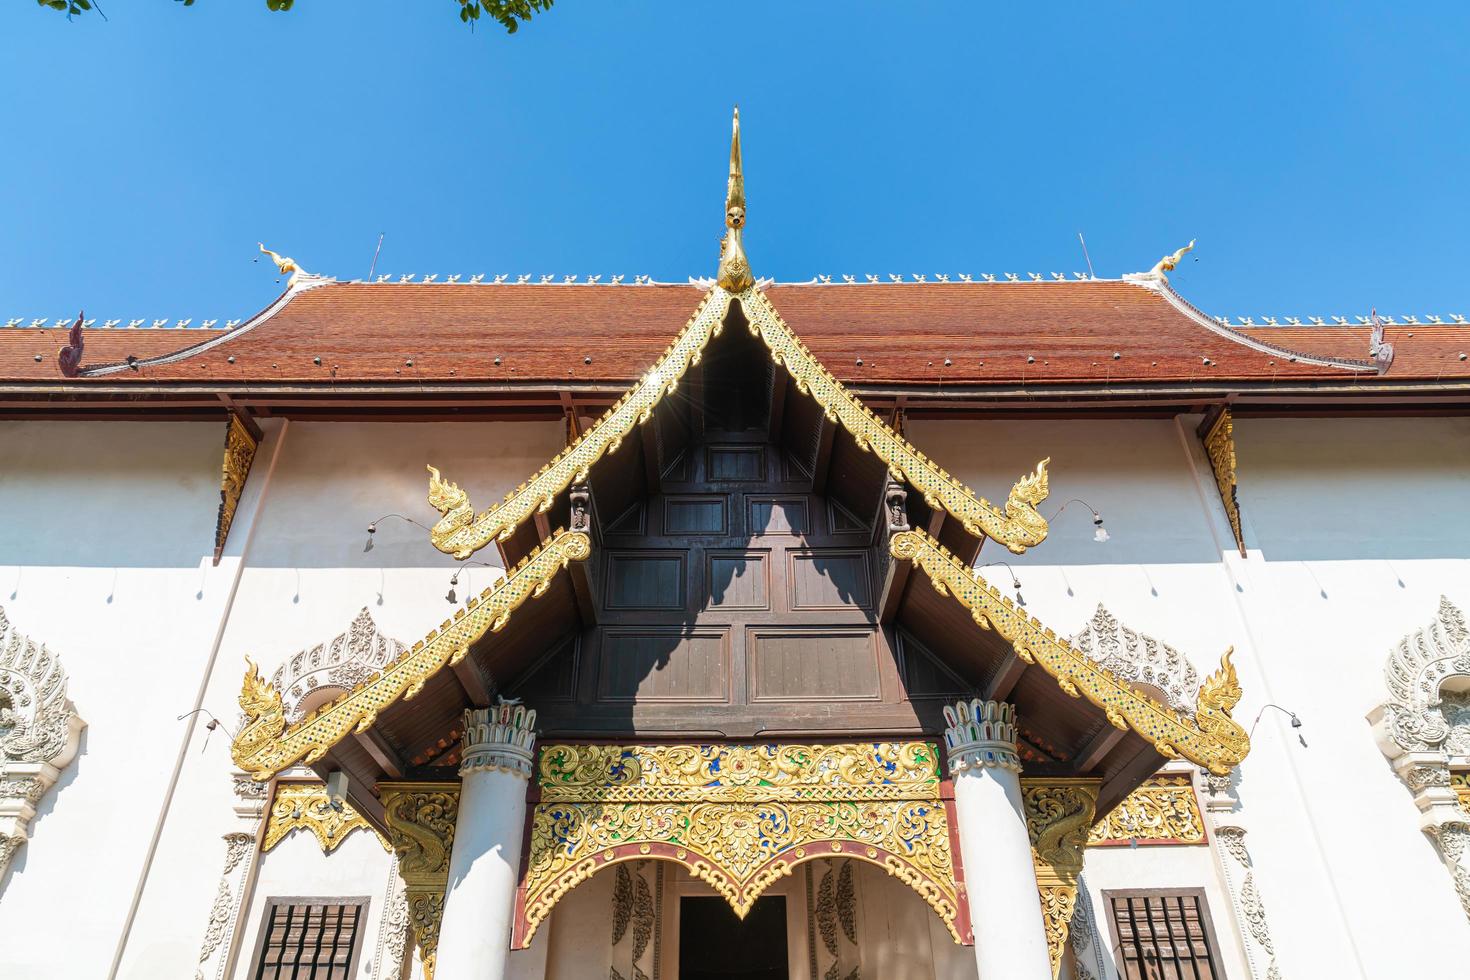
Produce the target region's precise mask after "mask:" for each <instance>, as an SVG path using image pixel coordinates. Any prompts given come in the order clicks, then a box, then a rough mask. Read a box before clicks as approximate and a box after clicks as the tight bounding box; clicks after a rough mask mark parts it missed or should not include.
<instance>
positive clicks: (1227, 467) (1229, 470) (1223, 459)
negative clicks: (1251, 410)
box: [1199, 408, 1245, 558]
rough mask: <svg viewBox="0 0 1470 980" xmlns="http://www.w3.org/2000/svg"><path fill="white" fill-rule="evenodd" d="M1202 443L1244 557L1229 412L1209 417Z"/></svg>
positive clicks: (1206, 418) (1232, 432)
mask: <svg viewBox="0 0 1470 980" xmlns="http://www.w3.org/2000/svg"><path fill="white" fill-rule="evenodd" d="M1199 436H1200V440H1201V441H1202V442H1203V443H1204V447H1205V455H1207V456H1209V458H1210V470H1211V471H1212V472H1213V473H1214V474H1215V487H1216V489H1218V490H1219V491H1220V503H1222V504H1224V505H1225V516H1226V518H1227V519H1229V521H1230V531H1231V533H1232V534H1234V535H1235V546H1236V547H1237V548H1239V549H1240V557H1242V558H1244V557H1245V537H1244V536H1243V535H1242V534H1241V531H1240V503H1239V501H1238V500H1237V499H1236V492H1235V491H1236V486H1235V422H1234V420H1233V419H1232V418H1231V417H1230V409H1228V408H1222V409H1220V411H1219V413H1218V414H1216V415H1213V417H1212V416H1211V415H1206V416H1205V420H1204V422H1202V423H1201V424H1200V428H1199Z"/></svg>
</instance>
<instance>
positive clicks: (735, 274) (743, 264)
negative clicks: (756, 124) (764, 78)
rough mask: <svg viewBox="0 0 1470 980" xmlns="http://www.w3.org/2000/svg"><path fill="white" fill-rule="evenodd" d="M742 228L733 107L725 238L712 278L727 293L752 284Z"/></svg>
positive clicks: (742, 179) (737, 135) (737, 137)
mask: <svg viewBox="0 0 1470 980" xmlns="http://www.w3.org/2000/svg"><path fill="white" fill-rule="evenodd" d="M744 228H745V174H744V172H743V169H742V167H741V163H740V107H739V106H736V107H735V118H734V122H733V123H731V132H730V183H729V185H728V187H727V189H726V191H725V229H726V230H725V237H724V238H722V239H720V271H719V275H718V276H716V279H715V281H716V282H718V283H719V284H720V286H721V287H722V288H723V289H725V290H727V291H728V292H731V293H741V292H744V291H745V290H747V289H749V288H750V287H751V286H753V285H755V277H754V276H753V275H752V274H751V271H750V262H749V260H747V259H746V257H745V244H744V242H743V241H742V240H741V232H742V230H743V229H744Z"/></svg>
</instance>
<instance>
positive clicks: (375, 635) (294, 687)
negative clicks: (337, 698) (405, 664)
mask: <svg viewBox="0 0 1470 980" xmlns="http://www.w3.org/2000/svg"><path fill="white" fill-rule="evenodd" d="M405 649H406V648H405V646H404V644H403V643H401V642H399V641H398V640H395V639H393V638H392V637H388V636H384V635H383V634H382V633H379V632H378V627H377V625H376V624H375V623H374V622H373V617H372V616H371V615H370V614H369V613H368V611H367V607H366V606H364V607H363V609H362V612H360V613H358V614H357V618H356V619H354V620H353V621H352V625H351V626H349V627H348V628H347V632H345V633H343V634H341V635H339V636H338V637H337V638H336V639H334V640H332V641H331V642H329V643H319V644H317V645H316V646H314V647H312V648H310V649H308V650H302V651H301V652H300V653H297V654H295V655H294V656H292V657H291V658H290V659H289V660H287V661H286V662H285V663H284V664H282V665H281V666H280V667H279V668H278V669H277V670H276V672H275V674H274V675H272V676H271V683H272V684H273V685H274V686H275V688H276V690H278V691H280V692H281V700H282V701H283V702H284V703H285V708H286V721H287V722H288V723H291V724H295V723H296V722H298V721H300V720H301V718H302V717H303V716H304V715H305V714H306V710H305V707H304V706H305V704H306V702H307V699H308V698H310V697H311V695H312V694H314V693H315V692H318V691H324V690H329V691H335V692H338V693H341V692H345V691H350V690H352V689H353V687H355V686H357V685H358V684H360V683H361V682H363V681H365V680H367V679H368V678H369V677H370V676H372V675H373V674H375V673H377V672H378V671H380V670H382V669H383V667H384V666H385V665H387V664H388V662H389V661H391V660H393V659H394V658H395V657H397V656H398V655H399V654H400V653H402V652H403V651H404V650H405Z"/></svg>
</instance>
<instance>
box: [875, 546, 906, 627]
mask: <svg viewBox="0 0 1470 980" xmlns="http://www.w3.org/2000/svg"><path fill="white" fill-rule="evenodd" d="M913 569H914V566H913V563H912V562H908V561H901V560H899V559H897V558H890V559H889V560H888V570H887V571H886V572H885V573H884V574H883V592H882V596H881V598H880V599H879V603H878V621H879V622H881V623H891V622H893V621H894V619H895V618H896V617H897V616H898V610H899V609H900V608H901V607H902V606H903V594H904V590H905V589H906V588H908V582H909V575H910V573H912V572H913Z"/></svg>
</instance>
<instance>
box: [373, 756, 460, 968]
mask: <svg viewBox="0 0 1470 980" xmlns="http://www.w3.org/2000/svg"><path fill="white" fill-rule="evenodd" d="M459 788H460V784H459V783H379V784H378V789H379V791H380V792H381V793H382V799H383V815H384V821H385V823H386V825H387V828H388V841H389V843H390V844H392V846H393V850H394V851H395V852H397V854H398V874H399V876H400V877H402V878H403V884H404V886H405V892H406V894H407V899H408V922H409V927H410V928H411V929H412V930H413V938H414V942H415V943H416V944H417V945H418V948H419V957H420V958H421V959H422V960H423V962H424V977H425V980H434V966H435V960H436V958H437V956H438V950H439V923H440V920H441V919H442V918H443V915H444V888H445V886H446V885H447V884H448V881H449V856H450V854H451V853H452V852H453V850H454V827H455V823H456V822H457V821H458V819H459Z"/></svg>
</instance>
